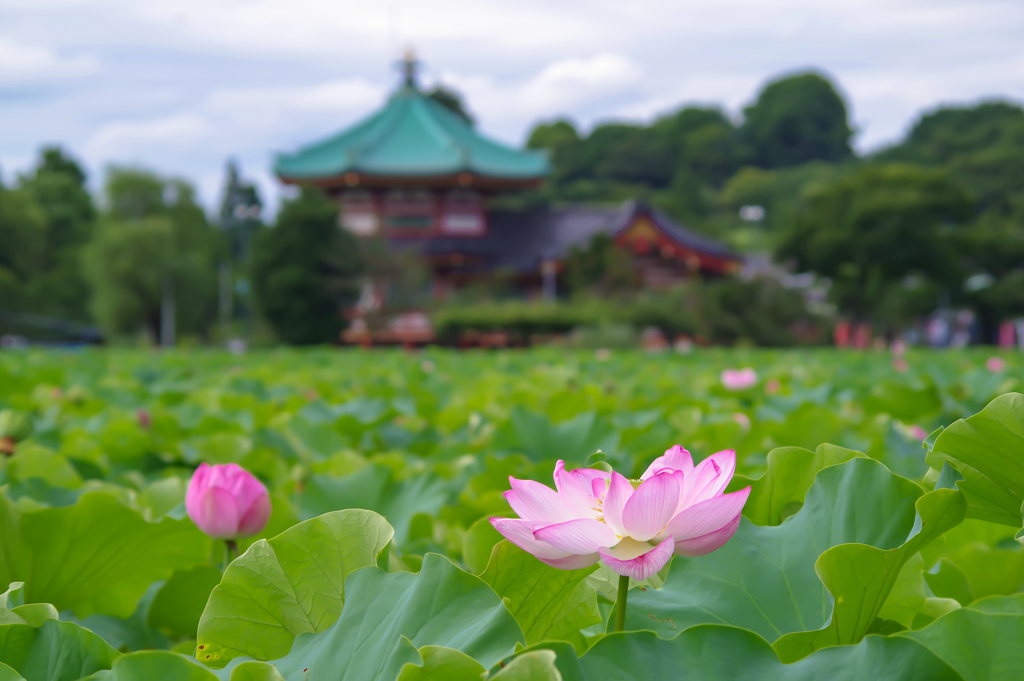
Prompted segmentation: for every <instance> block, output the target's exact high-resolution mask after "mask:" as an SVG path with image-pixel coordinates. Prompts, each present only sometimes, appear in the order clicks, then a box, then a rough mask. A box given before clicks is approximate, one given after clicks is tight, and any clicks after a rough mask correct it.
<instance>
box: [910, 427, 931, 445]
mask: <svg viewBox="0 0 1024 681" xmlns="http://www.w3.org/2000/svg"><path fill="white" fill-rule="evenodd" d="M910 434H911V435H913V436H914V437H915V438H917V439H918V440H921V441H922V442H923V441H924V440H927V439H928V431H926V430H925V429H924V428H922V427H921V426H918V425H916V424H915V425H913V426H910Z"/></svg>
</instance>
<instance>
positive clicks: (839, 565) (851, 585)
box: [773, 489, 967, 662]
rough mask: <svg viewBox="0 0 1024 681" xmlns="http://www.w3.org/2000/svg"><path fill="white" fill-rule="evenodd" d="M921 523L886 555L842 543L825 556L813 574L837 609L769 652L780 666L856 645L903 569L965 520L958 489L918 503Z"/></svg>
mask: <svg viewBox="0 0 1024 681" xmlns="http://www.w3.org/2000/svg"><path fill="white" fill-rule="evenodd" d="M916 508H917V513H918V516H919V523H917V524H916V525H915V527H914V531H913V532H911V536H910V537H909V538H908V539H907V541H906V542H904V543H903V545H902V546H900V547H898V548H895V549H890V550H888V551H885V550H882V549H878V548H875V547H874V546H868V545H865V544H842V545H840V546H834V547H832V548H831V549H829V550H828V551H825V552H824V553H823V554H821V556H820V557H819V558H818V560H817V561H816V562H815V564H814V569H815V572H817V573H818V577H820V578H821V581H822V583H823V584H824V585H825V588H827V589H828V590H829V593H831V594H832V596H833V599H834V602H835V606H834V607H833V610H832V619H831V621H830V622H829V624H828V626H827V627H825V628H824V629H819V630H817V631H800V632H793V633H790V634H787V635H785V636H783V637H781V638H780V639H779V640H777V641H776V642H775V643H774V645H773V647H774V648H775V650H776V652H777V653H778V654H779V659H780V660H782V661H783V662H793V661H794V660H798V659H801V658H803V657H806V656H807V655H810V654H811V653H812V652H814V651H815V650H818V649H820V648H825V647H827V646H836V645H846V644H852V643H857V642H859V641H860V640H861V639H862V638H864V635H865V634H867V632H868V629H869V628H870V627H871V626H872V624H873V623H874V621H875V618H876V617H877V616H878V614H879V611H881V609H882V606H883V605H884V604H885V601H886V598H888V596H889V593H890V592H891V591H892V588H893V585H894V584H895V583H896V579H897V578H898V577H899V575H900V572H901V570H902V569H903V566H904V565H905V564H906V563H907V561H908V560H910V558H911V557H913V556H915V555H917V553H918V551H920V550H921V549H922V548H923V547H924V546H925V545H927V544H928V543H929V542H931V541H932V540H933V539H935V538H937V537H939V536H940V535H941V534H942V533H943V532H945V531H946V530H949V529H950V528H953V527H956V526H957V525H959V524H960V523H961V522H962V521H963V519H964V513H965V511H966V510H967V501H966V500H965V499H964V495H963V494H961V493H960V492H958V491H956V490H951V489H937V490H935V491H934V492H929V493H928V494H925V495H924V496H923V497H921V498H920V499H918V500H917V504H916Z"/></svg>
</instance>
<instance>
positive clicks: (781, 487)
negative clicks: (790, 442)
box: [727, 444, 864, 525]
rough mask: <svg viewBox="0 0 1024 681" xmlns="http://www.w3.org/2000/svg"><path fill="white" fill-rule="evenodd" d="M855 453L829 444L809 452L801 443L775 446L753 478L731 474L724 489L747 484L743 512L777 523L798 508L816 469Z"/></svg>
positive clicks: (757, 521) (760, 521) (758, 520)
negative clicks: (776, 447)
mask: <svg viewBox="0 0 1024 681" xmlns="http://www.w3.org/2000/svg"><path fill="white" fill-rule="evenodd" d="M858 456H864V455H863V454H861V453H860V452H855V451H853V450H852V449H844V448H843V447H837V446H836V445H830V444H822V445H818V449H817V450H816V451H813V452H812V451H810V450H808V449H803V448H801V447H779V448H778V449H773V450H772V451H770V452H768V470H767V471H765V474H764V475H762V476H761V477H760V478H757V479H753V480H752V479H750V478H747V477H745V476H742V475H736V476H733V479H732V480H731V481H730V483H729V487H728V490H727V491H729V492H733V491H735V490H738V489H743V488H744V487H746V486H747V485H749V486H750V496H749V497H748V498H747V503H746V504H745V505H744V506H743V515H744V516H746V517H747V518H749V519H750V522H752V523H754V524H755V525H778V524H780V523H781V522H782V521H783V520H785V519H786V518H788V517H789V516H791V515H793V514H794V513H796V512H797V511H799V510H800V507H801V506H802V505H803V503H804V497H805V496H806V495H807V490H808V489H810V487H811V485H812V484H814V478H815V476H817V475H818V472H819V471H821V470H822V469H823V468H827V467H828V466H835V465H838V464H841V463H846V462H847V461H849V460H850V459H852V458H854V457H858Z"/></svg>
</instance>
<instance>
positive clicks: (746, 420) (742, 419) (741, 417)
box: [732, 411, 750, 432]
mask: <svg viewBox="0 0 1024 681" xmlns="http://www.w3.org/2000/svg"><path fill="white" fill-rule="evenodd" d="M732 420H733V421H735V422H736V423H738V424H740V428H742V429H743V430H744V432H746V431H748V430H750V417H749V416H747V415H746V414H744V413H743V412H742V411H738V412H736V413H735V414H733V415H732Z"/></svg>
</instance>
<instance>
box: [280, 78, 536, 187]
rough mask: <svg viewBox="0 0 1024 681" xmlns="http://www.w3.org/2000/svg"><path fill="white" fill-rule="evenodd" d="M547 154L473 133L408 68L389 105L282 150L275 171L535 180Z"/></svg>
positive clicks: (293, 175) (286, 175)
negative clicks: (291, 151) (297, 146)
mask: <svg viewBox="0 0 1024 681" xmlns="http://www.w3.org/2000/svg"><path fill="white" fill-rule="evenodd" d="M549 168H550V166H549V163H548V159H547V156H546V155H545V154H544V153H543V152H540V151H527V150H520V149H515V148H513V147H510V146H506V145H504V144H501V143H499V142H496V141H494V140H491V139H488V138H486V137H484V136H482V135H481V134H480V133H478V132H477V131H476V130H474V129H473V127H472V126H471V125H470V124H469V123H467V122H466V121H465V120H464V119H463V118H462V117H460V116H459V115H457V114H455V113H454V112H452V111H450V110H449V109H448V108H446V107H445V106H444V105H443V104H441V103H439V102H437V101H436V100H435V99H434V98H432V97H430V96H428V95H426V94H424V93H423V92H421V91H420V90H419V88H417V87H416V83H415V79H414V78H413V77H412V71H411V70H410V71H407V77H406V80H405V83H404V85H403V86H402V87H401V88H400V89H399V90H398V91H397V92H395V93H394V94H393V95H392V96H391V98H390V99H389V100H388V102H387V105H386V106H385V107H384V108H383V109H381V110H380V111H378V112H377V113H375V114H373V115H371V116H370V117H368V118H366V119H364V120H363V121H361V122H359V123H357V124H356V125H354V126H353V127H351V128H349V129H347V130H344V131H342V132H341V133H339V134H337V135H335V136H334V137H330V138H328V139H326V140H323V141H321V142H317V143H315V144H312V145H310V146H307V147H304V148H302V149H300V150H299V151H297V152H295V153H294V154H281V155H279V156H278V157H277V158H276V160H275V163H274V170H275V172H276V173H277V175H278V176H279V177H281V178H282V179H285V180H294V181H299V182H301V181H303V180H317V179H326V178H331V177H338V176H340V175H344V174H345V173H350V172H356V173H360V174H365V175H376V176H385V177H431V176H444V175H452V174H456V173H473V174H474V175H478V176H482V177H487V178H494V179H498V180H516V181H523V180H530V179H539V178H541V177H542V176H544V175H546V174H547V173H548V171H549Z"/></svg>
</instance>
